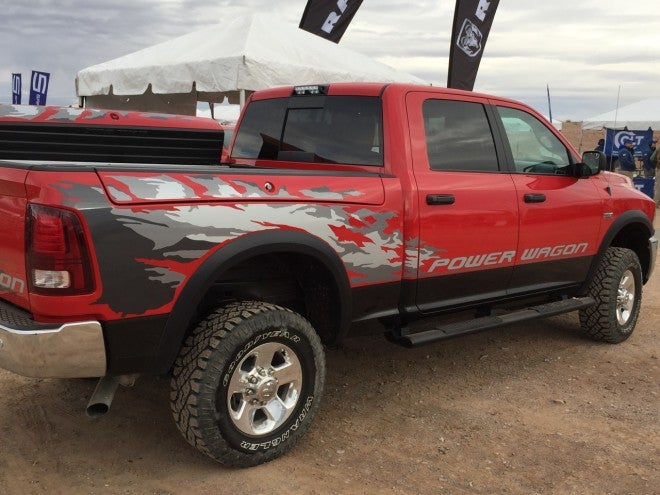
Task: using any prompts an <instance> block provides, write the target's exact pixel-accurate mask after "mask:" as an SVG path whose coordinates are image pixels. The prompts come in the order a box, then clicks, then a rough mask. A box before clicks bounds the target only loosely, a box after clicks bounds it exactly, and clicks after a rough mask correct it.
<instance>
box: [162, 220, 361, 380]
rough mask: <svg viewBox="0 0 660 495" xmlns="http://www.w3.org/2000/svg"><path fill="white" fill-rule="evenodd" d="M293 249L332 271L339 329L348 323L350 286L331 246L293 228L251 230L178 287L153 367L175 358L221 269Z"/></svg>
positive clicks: (165, 367)
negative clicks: (202, 301)
mask: <svg viewBox="0 0 660 495" xmlns="http://www.w3.org/2000/svg"><path fill="white" fill-rule="evenodd" d="M285 252H286V253H297V254H301V255H306V256H311V257H313V258H315V259H316V260H318V261H319V262H320V263H322V264H323V265H324V266H325V267H326V268H327V269H328V271H329V272H330V273H331V274H332V276H333V279H334V280H335V283H336V285H337V290H338V294H339V301H338V302H339V308H340V315H339V322H340V329H339V332H340V334H342V330H345V329H346V328H348V326H349V325H350V323H351V311H352V301H351V287H350V282H349V279H348V274H347V272H346V268H345V266H344V264H343V262H342V261H341V259H340V258H339V255H338V254H337V253H336V251H335V250H334V249H332V247H331V246H330V245H329V244H328V243H326V242H325V241H323V240H322V239H320V238H318V237H315V236H313V235H311V234H308V233H306V232H301V231H295V230H272V231H265V232H254V233H251V234H246V235H244V236H242V237H240V238H238V239H235V240H233V241H231V242H229V243H228V244H226V245H224V246H222V247H221V248H219V249H217V250H216V251H215V252H214V253H212V254H211V255H210V256H209V257H208V258H207V259H206V260H205V261H204V262H203V263H202V265H201V266H200V267H199V268H198V269H197V270H196V271H195V273H194V274H193V275H192V276H191V277H190V278H189V279H188V281H187V282H186V284H185V286H184V287H183V289H182V290H181V292H180V294H179V296H178V297H177V300H176V302H175V304H174V307H173V308H172V312H171V313H170V315H169V317H168V318H167V323H166V324H165V329H164V331H163V334H162V336H161V339H160V343H159V345H158V351H157V353H156V356H155V359H156V362H155V363H154V364H155V368H157V369H159V371H160V372H161V373H166V372H167V371H168V370H169V369H170V367H171V366H172V364H173V363H174V361H175V360H176V358H177V356H178V354H179V349H180V348H181V344H182V342H183V340H184V337H185V334H186V331H187V329H188V328H189V326H190V324H191V323H192V320H193V319H194V317H195V314H196V308H197V305H198V304H199V302H200V300H201V298H202V297H203V296H204V295H205V294H206V293H207V292H208V291H209V289H210V288H211V286H212V285H213V283H214V282H215V281H216V280H217V279H218V278H219V277H221V276H222V274H223V273H224V272H226V271H227V270H229V269H230V268H232V267H234V266H236V265H237V264H239V263H241V262H243V261H246V260H248V259H250V258H253V257H256V256H260V255H265V254H273V253H285Z"/></svg>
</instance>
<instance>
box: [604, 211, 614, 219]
mask: <svg viewBox="0 0 660 495" xmlns="http://www.w3.org/2000/svg"><path fill="white" fill-rule="evenodd" d="M613 217H614V213H612V212H611V211H608V212H606V213H603V218H613Z"/></svg>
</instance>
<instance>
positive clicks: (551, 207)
mask: <svg viewBox="0 0 660 495" xmlns="http://www.w3.org/2000/svg"><path fill="white" fill-rule="evenodd" d="M495 111H496V113H497V116H498V119H497V120H498V125H500V129H501V133H502V134H503V136H504V145H505V154H506V155H507V159H506V161H507V165H508V168H509V169H510V171H511V173H512V178H513V182H514V184H515V187H516V195H517V203H518V211H519V212H520V234H519V235H520V237H519V246H518V255H517V259H516V267H515V268H514V271H513V277H512V279H511V286H510V292H511V293H523V294H524V293H528V292H539V291H551V290H553V289H556V288H561V287H566V286H571V285H575V286H577V285H579V284H580V283H581V281H583V280H585V278H586V276H587V271H588V270H589V267H590V265H591V261H592V257H593V256H594V255H595V254H596V252H597V250H598V239H599V230H600V228H601V222H602V221H603V211H604V210H603V208H604V204H603V202H604V201H605V199H604V198H603V196H602V195H601V194H600V192H599V191H598V189H597V187H596V182H597V181H598V180H599V179H598V178H597V177H591V178H590V177H583V178H577V177H575V176H574V174H573V171H572V166H571V165H572V164H573V163H576V162H578V161H579V157H576V156H573V153H572V152H571V151H570V149H569V148H568V147H567V146H566V145H565V144H564V143H563V142H562V140H561V138H560V137H559V136H558V135H557V134H556V133H555V132H554V130H552V129H551V128H550V127H548V126H547V125H546V124H545V123H544V121H542V120H540V119H539V118H538V117H537V116H535V115H533V114H532V113H530V112H529V110H527V109H526V108H524V107H517V106H515V105H514V104H507V105H499V106H496V107H495Z"/></svg>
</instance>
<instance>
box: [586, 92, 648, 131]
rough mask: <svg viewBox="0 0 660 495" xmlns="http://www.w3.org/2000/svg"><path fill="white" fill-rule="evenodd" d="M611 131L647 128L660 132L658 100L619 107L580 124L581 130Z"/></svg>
mask: <svg viewBox="0 0 660 495" xmlns="http://www.w3.org/2000/svg"><path fill="white" fill-rule="evenodd" d="M604 127H607V128H610V129H613V128H616V129H623V128H624V127H627V128H628V129H637V130H646V129H648V128H649V127H650V128H651V129H654V130H660V99H648V100H642V101H638V102H637V103H633V104H631V105H626V106H624V107H620V108H619V109H618V110H612V111H610V112H606V113H603V114H600V115H596V116H594V117H591V118H588V119H585V120H584V121H583V122H582V128H583V129H602V128H604Z"/></svg>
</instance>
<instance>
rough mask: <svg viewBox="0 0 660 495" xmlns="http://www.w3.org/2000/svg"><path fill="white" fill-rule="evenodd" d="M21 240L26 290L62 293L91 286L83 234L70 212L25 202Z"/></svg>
mask: <svg viewBox="0 0 660 495" xmlns="http://www.w3.org/2000/svg"><path fill="white" fill-rule="evenodd" d="M25 240H26V248H27V249H26V252H27V270H28V281H29V282H28V283H29V285H30V291H32V292H35V293H37V294H49V295H66V294H84V293H88V292H91V291H92V290H93V288H94V284H93V278H92V270H91V265H90V260H89V251H88V249H87V243H86V242H85V234H84V230H83V228H82V224H81V223H80V219H79V218H78V216H77V215H76V214H75V213H74V212H72V211H68V210H61V209H59V208H52V207H49V206H41V205H29V206H28V211H27V224H26V235H25Z"/></svg>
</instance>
